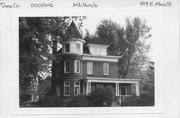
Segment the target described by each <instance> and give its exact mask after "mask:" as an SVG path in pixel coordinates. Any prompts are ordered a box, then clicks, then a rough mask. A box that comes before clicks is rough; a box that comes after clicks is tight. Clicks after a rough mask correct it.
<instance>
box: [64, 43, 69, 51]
mask: <svg viewBox="0 0 180 118" xmlns="http://www.w3.org/2000/svg"><path fill="white" fill-rule="evenodd" d="M65 51H66V52H69V51H70V45H69V43H68V44H66V45H65Z"/></svg>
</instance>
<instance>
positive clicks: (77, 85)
mask: <svg viewBox="0 0 180 118" xmlns="http://www.w3.org/2000/svg"><path fill="white" fill-rule="evenodd" d="M79 94H80V82H74V95H79Z"/></svg>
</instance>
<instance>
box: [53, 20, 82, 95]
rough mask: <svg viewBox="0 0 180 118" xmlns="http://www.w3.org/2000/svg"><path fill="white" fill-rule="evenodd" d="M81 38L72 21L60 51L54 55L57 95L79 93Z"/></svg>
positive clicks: (80, 83)
mask: <svg viewBox="0 0 180 118" xmlns="http://www.w3.org/2000/svg"><path fill="white" fill-rule="evenodd" d="M84 43H85V41H84V40H83V38H82V36H81V34H80V32H79V30H78V28H77V27H76V25H75V23H74V22H73V21H72V22H71V24H70V26H69V28H68V30H67V31H66V38H65V41H64V42H63V44H62V49H61V53H60V54H57V55H56V58H57V59H59V60H60V61H59V64H57V66H56V75H58V76H57V77H58V78H56V84H55V86H56V93H57V95H58V96H73V95H79V94H81V93H82V92H83V91H81V90H82V89H81V87H82V79H83V76H82V54H83V44H84Z"/></svg>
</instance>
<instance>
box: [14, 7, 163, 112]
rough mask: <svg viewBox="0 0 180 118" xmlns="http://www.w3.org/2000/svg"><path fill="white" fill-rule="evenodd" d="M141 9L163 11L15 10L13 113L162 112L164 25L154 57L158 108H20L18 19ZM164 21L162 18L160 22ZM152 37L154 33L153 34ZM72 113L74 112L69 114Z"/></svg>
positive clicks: (100, 9)
mask: <svg viewBox="0 0 180 118" xmlns="http://www.w3.org/2000/svg"><path fill="white" fill-rule="evenodd" d="M134 9H136V10H140V11H141V12H142V11H143V12H145V11H146V10H152V12H153V11H156V12H157V11H159V12H160V14H159V16H161V18H163V15H162V9H161V8H157V9H155V8H153V9H151V8H134V7H131V8H113V9H112V8H97V9H86V10H85V11H84V12H82V9H56V10H54V9H53V10H51V11H50V10H32V9H27V10H14V11H13V13H12V38H11V40H12V52H13V53H12V54H13V59H12V63H13V68H12V72H11V73H12V79H13V82H12V83H14V84H13V85H12V87H13V89H12V90H13V96H14V97H13V98H15V99H13V107H12V109H13V114H14V115H17V114H19V115H21V114H59V115H60V114H146V113H154V114H157V113H158V114H161V113H163V54H164V53H163V40H162V39H163V25H162V22H161V23H160V24H158V25H159V26H160V27H161V28H160V29H161V31H160V35H161V39H157V42H156V44H154V45H153V48H154V49H155V50H156V51H155V52H156V56H155V106H152V107H150V106H142V107H141V106H140V107H139V106H138V107H83V108H82V107H75V108H69V107H68V108H67V107H65V108H64V107H58V108H54V107H53V108H52V107H46V108H44V107H42V108H40V107H39V108H37V107H34V108H19V81H17V80H19V17H45V16H47V17H55V16H88V15H87V14H91V13H95V12H96V13H97V11H98V13H100V12H101V11H104V10H110V11H113V10H134ZM161 21H162V19H161ZM152 35H153V34H152ZM69 111H71V113H70V112H69Z"/></svg>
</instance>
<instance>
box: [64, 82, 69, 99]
mask: <svg viewBox="0 0 180 118" xmlns="http://www.w3.org/2000/svg"><path fill="white" fill-rule="evenodd" d="M66 82H68V83H69V85H66V84H65V83H66ZM65 87H69V95H65ZM64 96H70V82H69V81H65V82H64Z"/></svg>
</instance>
